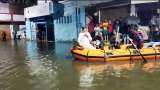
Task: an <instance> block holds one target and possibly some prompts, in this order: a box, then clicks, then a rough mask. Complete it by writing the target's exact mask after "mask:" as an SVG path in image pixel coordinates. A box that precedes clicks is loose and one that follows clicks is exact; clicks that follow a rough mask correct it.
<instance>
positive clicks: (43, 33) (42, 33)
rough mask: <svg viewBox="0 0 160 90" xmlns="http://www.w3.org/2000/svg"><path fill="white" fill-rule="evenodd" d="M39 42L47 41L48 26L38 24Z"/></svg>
mask: <svg viewBox="0 0 160 90" xmlns="http://www.w3.org/2000/svg"><path fill="white" fill-rule="evenodd" d="M36 35H37V40H39V41H47V30H46V24H42V23H39V24H37V34H36Z"/></svg>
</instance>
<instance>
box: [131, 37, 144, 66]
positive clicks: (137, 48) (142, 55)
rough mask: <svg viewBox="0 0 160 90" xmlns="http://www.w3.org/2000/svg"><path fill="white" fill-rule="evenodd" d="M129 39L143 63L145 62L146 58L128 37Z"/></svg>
mask: <svg viewBox="0 0 160 90" xmlns="http://www.w3.org/2000/svg"><path fill="white" fill-rule="evenodd" d="M128 39H129V41H130V42H131V44H132V45H133V47H134V48H135V49H136V51H137V52H138V53H139V55H140V56H141V57H142V59H143V63H147V60H146V59H145V58H144V56H143V55H142V54H141V52H140V50H139V49H138V48H137V47H136V45H135V44H134V43H133V42H132V40H131V39H130V38H128Z"/></svg>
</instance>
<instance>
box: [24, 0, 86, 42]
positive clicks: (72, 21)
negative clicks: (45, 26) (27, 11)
mask: <svg viewBox="0 0 160 90" xmlns="http://www.w3.org/2000/svg"><path fill="white" fill-rule="evenodd" d="M79 8H80V9H79V12H78V13H77V14H76V11H77V10H76V7H75V2H74V1H69V2H67V3H66V4H65V8H64V17H61V18H59V19H55V20H53V22H54V36H55V41H72V40H73V39H77V38H78V34H79V32H80V28H81V26H85V7H79ZM66 17H69V22H68V19H66ZM62 19H63V23H62ZM65 20H67V21H66V22H65ZM35 25H36V24H35V23H34V22H31V21H29V20H27V21H26V36H27V39H29V40H36V31H35V30H36V28H35ZM54 36H53V37H54Z"/></svg>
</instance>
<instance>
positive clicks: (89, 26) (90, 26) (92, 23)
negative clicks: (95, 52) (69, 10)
mask: <svg viewBox="0 0 160 90" xmlns="http://www.w3.org/2000/svg"><path fill="white" fill-rule="evenodd" d="M93 31H94V22H93V21H90V23H89V24H88V32H89V33H91V32H93Z"/></svg>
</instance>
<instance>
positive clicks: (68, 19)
mask: <svg viewBox="0 0 160 90" xmlns="http://www.w3.org/2000/svg"><path fill="white" fill-rule="evenodd" d="M69 21H70V20H69V16H67V24H69V23H70V22H69Z"/></svg>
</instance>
